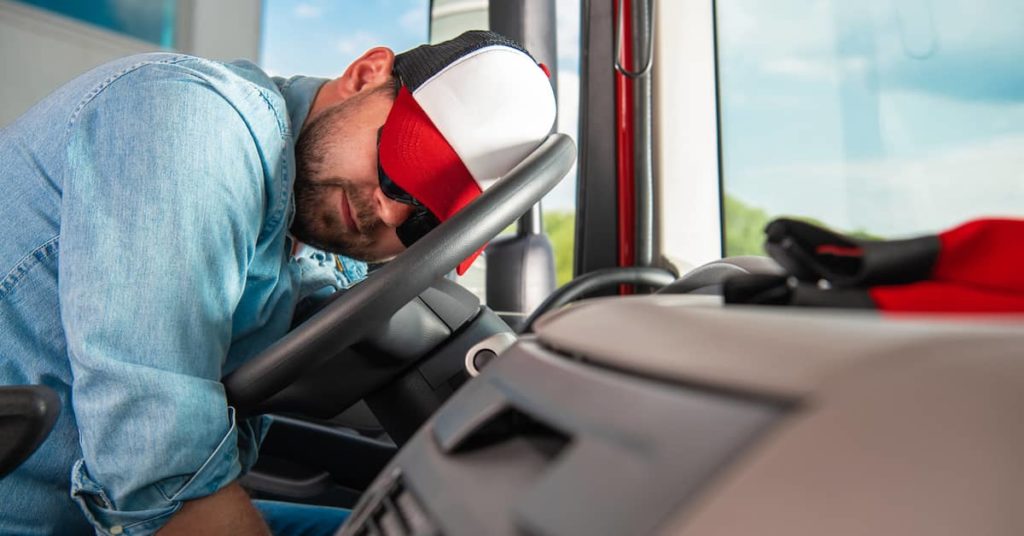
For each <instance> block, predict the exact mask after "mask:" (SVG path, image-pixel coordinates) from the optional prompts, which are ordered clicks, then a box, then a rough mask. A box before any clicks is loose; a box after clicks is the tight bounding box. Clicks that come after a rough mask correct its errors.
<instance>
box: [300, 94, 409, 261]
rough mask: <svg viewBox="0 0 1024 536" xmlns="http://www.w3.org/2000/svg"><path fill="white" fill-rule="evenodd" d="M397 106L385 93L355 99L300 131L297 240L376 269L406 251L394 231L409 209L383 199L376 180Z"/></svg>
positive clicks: (318, 118) (333, 108)
mask: <svg viewBox="0 0 1024 536" xmlns="http://www.w3.org/2000/svg"><path fill="white" fill-rule="evenodd" d="M393 102H394V98H393V92H392V91H390V90H388V89H376V90H369V91H366V92H361V93H357V94H356V95H353V96H352V97H350V98H349V99H347V100H345V101H342V102H341V103H338V104H335V105H334V106H333V107H331V108H328V109H326V110H324V111H323V112H321V113H320V114H319V115H318V116H316V117H314V118H312V120H311V122H310V123H309V124H308V126H306V128H304V129H303V131H302V133H301V135H300V136H299V141H298V143H297V144H296V148H295V154H296V177H295V220H294V221H293V222H292V226H291V231H292V233H293V234H294V235H295V237H296V238H298V239H299V240H301V241H303V242H305V243H307V244H310V245H312V246H314V247H316V248H319V249H322V250H324V251H330V252H334V253H341V254H344V255H347V256H349V257H352V258H356V259H361V260H365V261H371V262H372V261H381V260H386V259H389V258H391V257H394V256H395V255H397V254H398V253H400V252H401V251H402V250H404V249H405V246H403V245H402V243H401V241H399V239H398V235H397V234H395V228H396V227H398V226H399V225H401V224H402V223H403V222H404V221H405V220H406V219H407V218H408V217H409V215H410V214H411V213H412V207H410V206H408V205H404V204H401V203H398V202H397V201H394V200H392V199H390V198H388V197H387V196H385V195H384V194H383V192H381V190H380V185H379V183H378V179H377V139H378V132H379V130H380V127H381V126H382V125H383V124H384V120H385V119H386V118H387V115H388V112H389V111H390V110H391V105H392V103H393Z"/></svg>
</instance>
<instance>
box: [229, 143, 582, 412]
mask: <svg viewBox="0 0 1024 536" xmlns="http://www.w3.org/2000/svg"><path fill="white" fill-rule="evenodd" d="M575 159H576V146H575V144H574V143H573V141H572V139H571V138H569V137H568V136H566V135H564V134H551V135H549V136H548V137H547V138H546V139H545V140H544V142H543V143H541V145H540V146H539V147H538V148H537V149H536V150H534V151H533V152H532V153H531V154H530V155H529V156H527V157H526V158H525V159H524V160H523V161H522V162H520V163H519V165H517V166H516V167H515V168H513V169H512V170H511V171H510V172H509V173H508V174H507V175H506V176H505V177H503V178H501V179H499V180H498V181H497V182H496V183H495V184H494V185H493V186H491V187H490V188H488V189H487V190H486V191H484V192H483V193H482V194H481V195H480V196H479V197H477V198H476V199H475V200H474V201H473V202H472V203H470V204H469V205H468V206H466V207H465V208H463V209H462V210H460V211H459V212H458V213H456V214H455V215H454V216H452V217H451V218H450V219H448V221H445V222H443V223H441V225H439V226H438V227H437V228H436V229H434V230H433V231H431V232H430V233H428V234H427V235H426V236H424V237H423V238H422V239H420V240H419V241H417V242H416V243H415V244H413V245H412V246H410V247H409V248H408V249H407V250H406V251H404V252H403V253H402V254H401V255H399V256H398V257H397V258H395V259H394V260H393V261H391V262H389V263H387V264H386V265H384V266H382V267H381V268H379V269H378V270H375V271H374V273H373V274H371V276H370V277H368V278H367V279H366V280H365V281H363V282H362V283H360V284H358V285H355V286H354V287H352V288H351V289H349V290H348V291H346V292H345V294H344V295H342V296H341V297H339V298H338V299H336V300H334V301H333V302H332V303H331V304H330V305H328V306H327V307H325V308H324V309H322V310H321V311H319V312H318V313H316V314H315V315H313V316H312V317H311V318H309V319H308V320H306V321H305V322H304V323H303V324H301V325H300V326H299V327H297V328H295V329H294V330H292V331H291V332H289V333H288V334H287V335H285V336H284V337H283V338H281V339H279V340H278V341H277V342H275V343H274V344H272V345H271V346H270V347H268V348H267V349H265V350H263V351H262V352H260V353H259V354H257V355H256V356H255V357H253V358H252V359H250V360H249V361H248V362H246V363H245V364H243V365H242V366H241V367H239V368H238V369H236V370H235V371H234V372H232V373H231V374H229V375H228V376H226V377H225V378H224V379H223V383H224V387H225V390H226V392H227V397H228V403H229V404H231V405H232V406H234V407H235V410H236V411H237V412H238V413H239V414H241V415H243V416H245V415H251V414H253V413H254V410H255V409H257V408H259V406H260V404H261V403H262V402H264V401H266V400H269V399H270V398H271V397H273V396H274V395H275V394H277V393H278V392H280V391H281V390H282V389H284V388H285V387H287V386H288V385H289V384H291V383H292V382H294V381H295V380H297V379H298V378H299V376H300V375H301V374H302V373H303V372H304V371H305V370H307V369H309V368H311V367H314V366H316V365H317V364H319V363H321V362H323V361H324V360H326V359H329V358H331V357H333V356H335V355H337V354H339V353H341V352H342V351H343V350H344V349H345V348H347V347H349V346H351V345H352V344H354V343H356V342H358V341H359V340H360V339H362V338H363V336H364V335H366V334H367V333H368V332H369V331H370V330H372V329H373V327H375V326H377V325H379V324H380V323H382V322H385V321H387V320H388V319H389V318H390V317H391V315H393V314H394V313H395V312H396V311H398V310H399V309H400V308H401V307H402V306H404V305H405V304H406V303H408V302H409V301H410V300H412V299H413V298H415V297H416V296H417V295H419V294H420V293H421V292H422V291H423V290H425V289H426V288H427V287H429V286H430V284H431V283H433V282H434V281H435V280H437V279H438V278H439V277H442V276H443V275H445V274H447V273H449V272H451V271H452V270H454V269H455V267H456V266H458V264H459V263H460V262H461V261H462V260H463V259H465V258H466V257H468V256H469V255H470V254H471V253H473V252H474V251H476V250H477V249H479V248H480V247H482V246H483V245H484V244H486V243H487V242H488V241H489V240H491V239H492V238H494V237H495V236H497V235H498V233H500V232H501V231H502V230H503V229H504V228H505V227H507V226H509V225H510V224H512V222H514V221H515V220H516V219H518V218H519V217H520V216H521V215H522V214H523V213H525V212H526V211H527V210H528V209H529V208H530V207H531V206H533V205H534V204H536V203H537V202H538V201H540V199H541V198H542V197H544V195H545V194H546V193H548V192H549V191H551V189H552V188H554V186H555V185H556V184H558V182H559V181H560V180H561V179H562V178H563V177H564V176H565V174H566V173H568V171H569V169H570V168H571V167H572V164H573V162H574V161H575Z"/></svg>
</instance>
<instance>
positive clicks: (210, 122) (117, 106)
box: [0, 53, 365, 535]
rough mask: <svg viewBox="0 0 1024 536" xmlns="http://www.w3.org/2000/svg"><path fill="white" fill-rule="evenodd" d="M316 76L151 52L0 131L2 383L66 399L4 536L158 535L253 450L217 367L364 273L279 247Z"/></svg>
mask: <svg viewBox="0 0 1024 536" xmlns="http://www.w3.org/2000/svg"><path fill="white" fill-rule="evenodd" d="M323 82H324V81H323V80H317V79H311V78H301V77H296V78H293V79H290V80H282V79H271V78H270V77H268V76H267V75H266V74H264V73H263V72H262V71H260V70H259V69H257V68H256V67H255V66H253V65H252V64H248V63H236V64H222V63H216V62H211V61H207V60H202V59H198V58H193V57H189V56H183V55H176V54H166V53H160V54H146V55H141V56H134V57H130V58H125V59H122V60H118V61H115V62H113V63H110V64H107V65H105V66H102V67H100V68H97V69H95V70H92V71H90V72H88V73H86V74H85V75H83V76H81V77H79V78H77V79H75V80H74V81H72V82H70V83H69V84H67V85H65V86H64V87H62V88H60V89H59V90H57V91H56V92H55V93H54V94H52V95H50V96H49V97H47V98H46V99H44V100H43V101H42V102H40V103H39V104H37V105H36V106H35V107H33V108H32V109H31V110H30V111H29V112H28V113H26V114H25V115H24V116H23V117H21V118H20V119H18V120H17V121H15V122H14V123H12V124H11V125H9V126H8V127H6V128H4V129H3V130H0V192H2V194H0V229H2V231H3V232H2V239H0V384H44V385H48V386H50V387H52V388H53V389H55V390H56V391H57V392H58V393H59V395H60V397H61V401H62V403H63V407H62V411H61V414H60V417H59V419H58V421H57V424H56V427H55V429H54V431H53V433H52V434H51V436H50V437H49V438H48V439H47V440H46V442H45V443H44V444H43V445H42V446H41V447H40V449H39V450H38V451H37V452H36V453H35V454H34V455H33V456H32V457H31V458H30V459H29V460H28V461H27V462H26V463H25V464H23V465H22V466H21V467H20V468H19V469H18V470H16V471H15V472H14V473H12V474H11V475H9V476H8V477H6V478H4V479H2V480H0V533H3V534H50V533H58V534H74V533H89V532H92V531H96V532H97V533H100V534H133V535H134V534H151V533H153V532H155V531H156V530H157V529H159V528H160V527H161V526H162V525H163V524H164V523H165V522H166V521H167V520H168V519H169V518H170V516H171V515H172V514H174V513H175V512H176V511H177V510H178V509H179V508H180V507H181V505H182V501H187V500H189V499H196V498H199V497H203V496H206V495H209V494H211V493H213V492H214V491H216V490H218V489H220V488H221V487H223V486H225V485H227V484H228V483H230V482H232V481H233V480H235V479H236V478H237V477H238V476H239V475H240V473H242V472H243V471H244V470H245V469H247V468H248V466H249V465H251V464H252V462H253V461H254V460H255V455H256V449H257V448H258V443H259V440H260V439H261V438H262V435H263V433H264V432H265V426H264V422H263V421H260V420H250V421H238V420H236V419H235V417H234V411H233V409H232V408H229V407H228V406H227V403H226V399H225V395H224V387H223V385H222V384H221V383H220V378H221V377H222V376H224V375H225V374H227V373H228V372H230V371H231V370H233V369H235V368H236V367H238V366H239V365H240V364H242V363H243V362H244V361H246V360H247V359H248V358H250V357H252V356H253V355H255V354H256V353H258V352H259V351H260V350H263V349H264V348H266V347H267V346H269V345H270V344H271V343H272V342H273V341H274V340H276V339H278V338H279V337H280V336H281V335H283V334H284V333H285V332H286V330H287V329H288V325H289V322H290V320H291V316H292V312H293V310H294V307H295V303H296V301H297V300H298V299H299V298H300V297H301V296H302V295H303V294H305V293H308V292H312V291H315V290H317V289H319V288H320V287H323V286H325V285H327V286H335V287H338V286H346V285H347V284H349V283H350V282H352V280H354V279H358V278H361V277H362V276H364V275H365V266H363V265H362V264H361V263H356V262H353V261H350V260H348V259H342V263H341V265H340V266H341V269H340V270H337V269H335V263H334V262H324V261H325V259H324V258H323V254H319V253H318V254H315V255H309V256H305V257H303V258H301V259H294V258H292V257H291V256H290V255H289V251H288V244H287V242H288V238H287V236H286V231H287V228H288V223H289V219H290V217H291V211H292V208H291V207H292V197H291V194H292V181H293V179H294V174H295V165H294V161H293V159H294V143H295V137H296V135H297V131H298V129H299V128H301V126H302V124H303V122H304V120H305V118H306V115H307V113H308V111H309V106H310V104H311V103H312V100H313V98H314V97H315V94H316V91H317V90H318V89H319V87H320V85H321V84H322V83H323ZM317 255H319V257H318V256H317ZM331 260H333V259H331ZM304 281H305V282H306V283H305V284H304Z"/></svg>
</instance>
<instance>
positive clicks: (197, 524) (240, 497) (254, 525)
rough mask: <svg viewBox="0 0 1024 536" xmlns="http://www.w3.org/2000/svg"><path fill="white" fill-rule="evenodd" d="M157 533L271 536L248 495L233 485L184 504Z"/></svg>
mask: <svg viewBox="0 0 1024 536" xmlns="http://www.w3.org/2000/svg"><path fill="white" fill-rule="evenodd" d="M157 534H158V536H177V535H179V534H180V535H196V534H202V535H207V534H208V535H211V536H214V535H220V534H225V535H227V534H240V535H241V534H244V535H249V534H254V535H259V536H270V529H268V528H267V524H266V523H264V522H263V518H262V517H260V513H259V511H258V510H256V507H255V506H253V505H252V501H251V500H249V496H248V495H246V493H245V491H244V490H242V487H241V486H239V485H238V483H237V482H235V483H232V484H230V485H228V486H226V487H224V488H223V489H221V490H220V491H218V492H217V493H214V494H213V495H210V496H208V497H203V498H202V499H196V500H194V501H188V502H186V503H185V505H184V506H182V508H181V510H178V512H177V513H176V514H174V516H173V517H171V520H170V521H169V522H168V523H167V525H164V528H162V529H160V531H159V532H158V533H157Z"/></svg>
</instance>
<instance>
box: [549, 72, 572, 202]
mask: <svg viewBox="0 0 1024 536" xmlns="http://www.w3.org/2000/svg"><path fill="white" fill-rule="evenodd" d="M579 100H580V77H579V75H578V74H577V73H576V72H575V71H573V70H569V69H559V70H558V122H557V124H556V125H555V129H556V130H557V131H558V132H561V133H563V134H568V135H569V136H572V139H573V141H575V142H576V143H577V144H579V140H578V139H577V137H578V134H577V124H578V122H579V111H580V106H579ZM544 206H545V207H547V208H552V209H557V210H572V209H573V208H575V206H576V164H575V163H574V164H573V166H572V169H570V170H569V173H568V174H567V175H566V177H565V179H563V180H562V182H560V183H558V185H557V186H555V188H554V189H553V190H551V193H549V194H548V195H547V196H545V197H544Z"/></svg>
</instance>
